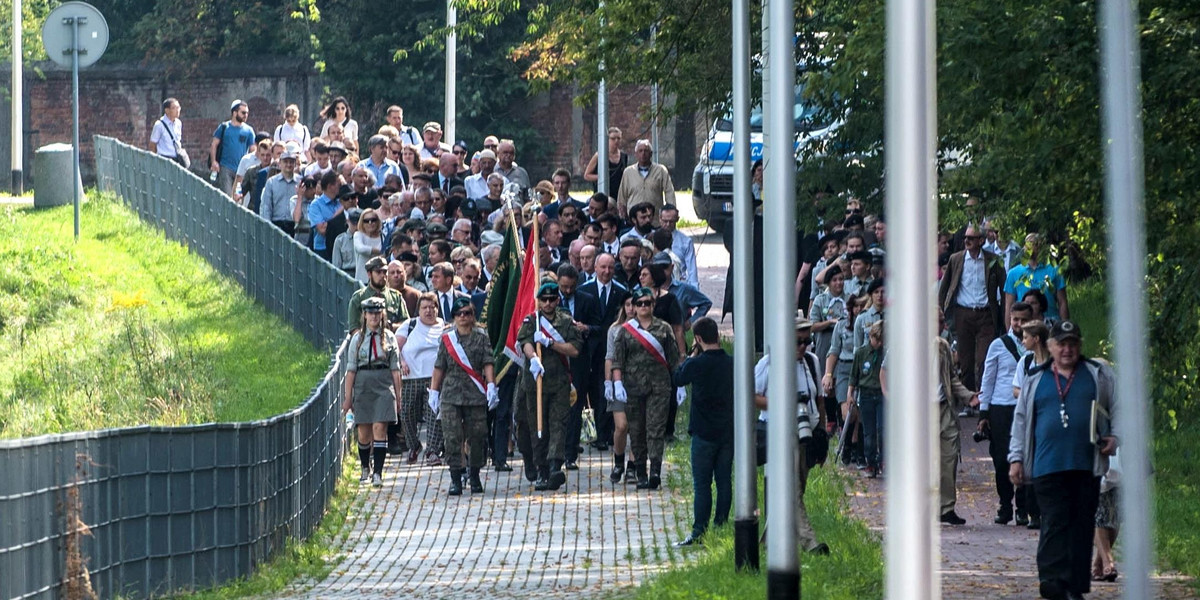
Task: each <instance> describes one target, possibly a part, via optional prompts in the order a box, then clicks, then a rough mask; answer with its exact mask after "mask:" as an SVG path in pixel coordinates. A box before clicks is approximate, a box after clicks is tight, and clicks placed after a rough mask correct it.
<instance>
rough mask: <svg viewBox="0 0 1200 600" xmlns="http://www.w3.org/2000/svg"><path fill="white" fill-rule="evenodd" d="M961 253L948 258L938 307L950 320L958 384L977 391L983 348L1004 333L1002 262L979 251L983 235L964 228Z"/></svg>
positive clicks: (977, 231)
mask: <svg viewBox="0 0 1200 600" xmlns="http://www.w3.org/2000/svg"><path fill="white" fill-rule="evenodd" d="M963 244H964V245H965V246H966V249H965V250H961V251H959V252H955V253H954V254H951V255H950V262H949V263H948V264H947V265H946V272H945V274H943V275H942V283H941V285H940V286H939V288H938V306H939V307H941V309H942V311H943V312H944V313H945V315H946V317H947V318H948V319H949V318H953V320H954V335H955V337H956V339H957V340H958V368H959V371H960V372H961V373H962V383H963V385H965V386H967V387H968V388H970V389H973V390H976V389H979V376H980V375H982V373H983V367H982V365H983V359H984V357H985V355H986V354H987V348H988V346H989V345H990V344H991V343H992V340H994V339H996V335H997V334H998V333H1002V332H1003V331H1004V325H1003V318H1004V304H1002V301H1001V298H1002V297H1003V296H1002V295H1001V291H1002V290H1003V287H1004V279H1005V273H1004V259H1002V258H1000V257H999V256H996V255H995V254H992V253H991V252H988V251H986V250H984V249H983V233H982V232H980V231H979V230H978V229H976V228H975V227H974V226H970V227H967V230H966V233H965V235H964V236H963Z"/></svg>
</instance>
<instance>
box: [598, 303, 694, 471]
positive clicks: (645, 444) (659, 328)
mask: <svg viewBox="0 0 1200 600" xmlns="http://www.w3.org/2000/svg"><path fill="white" fill-rule="evenodd" d="M633 306H634V310H635V312H636V318H634V319H630V320H629V321H626V322H625V324H624V325H623V326H622V329H621V331H619V332H618V333H617V339H616V348H615V350H614V353H613V363H612V377H613V397H614V398H615V399H616V400H618V401H620V402H625V403H626V407H625V415H626V419H627V420H628V421H629V435H630V437H631V438H632V441H633V455H634V456H635V457H636V458H637V463H636V464H635V470H636V473H637V480H638V483H637V487H638V489H639V490H656V489H658V486H659V485H661V483H662V457H663V448H664V445H665V441H664V438H665V436H666V431H667V419H668V416H669V414H670V408H671V402H673V401H674V400H675V388H674V386H673V385H672V383H671V373H672V372H673V371H674V370H675V366H676V364H677V363H678V362H679V346H678V345H677V344H676V343H675V333H674V331H672V330H671V326H670V325H668V324H667V322H666V321H663V320H662V319H658V318H656V317H655V316H654V291H653V290H651V289H650V288H647V287H638V288H635V289H634V290H633ZM626 386H628V387H626ZM647 458H649V459H650V472H649V475H648V476H647V473H646V459H647Z"/></svg>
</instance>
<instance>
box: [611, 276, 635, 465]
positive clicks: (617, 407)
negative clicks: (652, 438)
mask: <svg viewBox="0 0 1200 600" xmlns="http://www.w3.org/2000/svg"><path fill="white" fill-rule="evenodd" d="M622 304H623V305H622V308H621V314H620V315H618V316H617V320H616V321H614V322H613V324H612V325H611V326H609V328H608V343H607V345H605V348H607V349H608V351H607V354H606V355H605V356H604V399H605V400H608V412H610V413H612V416H613V470H612V473H610V474H609V475H608V478H609V480H611V481H612V482H613V483H621V477H622V476H624V477H625V483H634V482H635V481H637V479H635V478H634V471H635V469H634V457H633V456H632V455H630V457H629V463H628V467H626V462H625V437H626V436H627V435H628V434H629V424H628V423H627V422H626V421H625V403H624V402H618V401H617V399H616V398H613V381H612V361H613V352H615V351H616V349H617V344H616V341H617V333H619V332H620V331H621V326H622V325H624V324H625V321H628V320H630V319H632V318H633V317H634V312H633V296H625V302H624V303H622Z"/></svg>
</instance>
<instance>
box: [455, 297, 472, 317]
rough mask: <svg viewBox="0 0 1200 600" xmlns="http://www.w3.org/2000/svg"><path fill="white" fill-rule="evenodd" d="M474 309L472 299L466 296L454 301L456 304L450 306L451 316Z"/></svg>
mask: <svg viewBox="0 0 1200 600" xmlns="http://www.w3.org/2000/svg"><path fill="white" fill-rule="evenodd" d="M468 307H469V308H471V309H474V308H475V305H474V304H471V299H470V298H468V297H466V296H458V297H457V298H455V299H454V303H453V304H451V305H450V314H452V315H456V314H458V311H460V310H462V309H464V308H468Z"/></svg>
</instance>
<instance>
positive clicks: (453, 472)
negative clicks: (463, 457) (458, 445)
mask: <svg viewBox="0 0 1200 600" xmlns="http://www.w3.org/2000/svg"><path fill="white" fill-rule="evenodd" d="M446 493H447V494H449V495H451V496H461V495H462V469H454V468H452V469H450V491H449V492H446Z"/></svg>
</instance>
